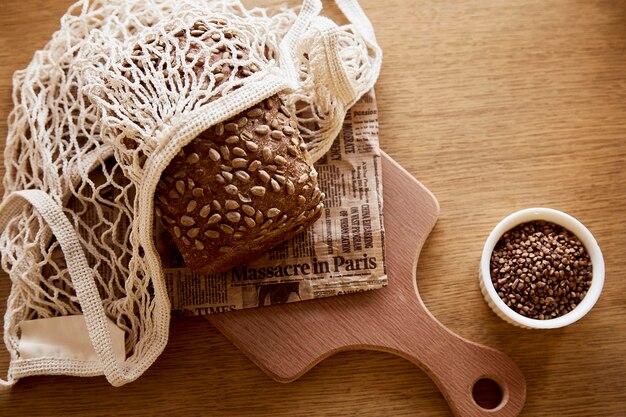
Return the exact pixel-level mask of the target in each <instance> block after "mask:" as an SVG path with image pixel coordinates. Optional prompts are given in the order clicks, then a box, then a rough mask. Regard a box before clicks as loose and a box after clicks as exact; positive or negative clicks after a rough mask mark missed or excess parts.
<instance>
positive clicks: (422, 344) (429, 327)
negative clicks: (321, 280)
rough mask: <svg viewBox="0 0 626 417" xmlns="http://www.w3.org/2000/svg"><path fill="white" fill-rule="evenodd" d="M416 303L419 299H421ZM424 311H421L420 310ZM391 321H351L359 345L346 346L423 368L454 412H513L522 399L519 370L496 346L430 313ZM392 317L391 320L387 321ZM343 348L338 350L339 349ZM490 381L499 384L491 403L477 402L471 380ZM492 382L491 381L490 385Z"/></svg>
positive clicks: (518, 408) (484, 413)
mask: <svg viewBox="0 0 626 417" xmlns="http://www.w3.org/2000/svg"><path fill="white" fill-rule="evenodd" d="M420 303H421V301H420ZM422 314H423V313H422ZM395 317H396V319H395V320H394V317H391V316H387V320H390V322H387V323H385V322H386V321H387V320H385V319H384V318H382V317H381V318H379V320H377V321H372V320H371V318H370V319H369V320H363V321H362V322H361V323H358V324H357V323H353V324H354V325H356V326H355V327H356V328H358V329H359V332H358V334H361V335H369V336H370V337H368V336H365V338H364V340H363V344H361V345H354V346H350V347H346V350H353V349H359V348H361V349H370V350H377V351H383V352H389V353H392V354H395V355H398V356H400V357H402V358H404V359H407V360H408V361H410V362H412V363H413V364H415V365H417V366H418V367H420V368H421V369H422V370H424V371H425V372H426V373H427V374H428V375H429V376H430V377H431V379H432V380H433V381H434V382H435V383H436V384H437V386H438V387H439V389H440V390H441V392H442V394H443V395H444V397H445V398H446V400H447V402H448V404H449V406H450V408H451V409H452V411H453V412H454V414H455V415H457V416H494V417H495V416H498V417H505V416H516V415H518V414H519V412H520V411H521V409H522V407H523V405H524V401H525V398H526V384H525V382H524V375H523V374H522V372H521V371H520V369H519V368H518V367H517V365H516V364H515V363H514V362H513V360H512V359H511V358H509V357H508V356H507V355H505V354H504V353H502V352H499V351H497V350H495V349H492V348H489V347H486V346H483V345H479V344H476V343H473V342H470V341H468V340H466V339H463V338H462V337H460V336H458V335H456V334H454V333H452V332H450V331H449V330H448V329H447V328H445V327H444V326H443V325H441V324H440V323H439V322H438V321H437V320H436V319H435V318H434V317H432V316H431V317H430V318H428V319H426V320H424V319H423V317H424V316H423V315H415V316H413V317H412V318H410V317H407V316H404V317H403V318H402V319H401V320H399V319H397V316H395ZM391 320H392V321H391ZM342 350H343V349H342ZM481 379H486V380H491V381H493V382H495V384H497V387H498V388H499V389H500V394H501V400H500V402H499V404H497V402H496V404H497V405H496V404H493V405H494V406H495V408H491V409H487V408H483V407H481V406H480V405H479V404H478V403H477V402H476V400H475V398H474V394H473V391H474V385H475V384H476V382H478V381H479V380H481ZM495 384H494V386H495Z"/></svg>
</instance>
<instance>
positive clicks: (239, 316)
mask: <svg viewBox="0 0 626 417" xmlns="http://www.w3.org/2000/svg"><path fill="white" fill-rule="evenodd" d="M382 172H383V194H384V202H385V206H384V218H385V245H386V251H387V264H386V266H387V273H388V277H389V285H388V286H387V288H385V289H383V290H379V291H369V292H364V293H358V294H351V295H349V296H348V295H346V296H344V297H332V298H326V299H323V300H315V301H311V302H307V303H293V304H289V305H282V306H272V307H268V308H264V309H261V310H242V311H237V312H233V313H232V314H215V315H210V316H208V317H207V318H208V319H209V321H210V322H211V323H212V324H213V325H214V326H215V327H217V328H218V330H219V331H220V332H221V333H222V334H224V335H225V336H226V337H227V338H228V339H229V340H230V341H232V342H233V343H234V344H235V346H237V347H238V348H239V350H241V351H242V352H243V353H245V354H246V356H248V357H249V358H250V359H251V360H252V361H253V362H254V363H256V364H257V365H258V366H259V367H260V368H261V369H262V370H263V371H264V372H265V373H267V374H268V375H269V376H271V377H272V378H273V379H275V380H276V381H279V382H292V381H294V380H296V379H297V378H300V377H301V376H302V375H303V374H304V373H305V372H307V371H309V370H310V369H311V368H312V367H313V366H315V365H316V364H317V363H319V362H320V361H322V360H323V359H325V358H327V357H329V356H331V355H333V354H336V353H338V352H343V351H348V350H376V351H381V352H388V353H392V354H394V355H398V356H400V357H401V358H404V359H406V360H408V361H409V362H412V363H414V364H415V365H417V366H419V367H420V368H421V369H423V370H424V372H426V373H427V374H428V375H429V376H430V377H431V378H432V380H433V381H434V382H435V383H436V384H437V386H438V387H439V389H440V390H441V392H442V394H443V396H444V397H445V398H446V401H447V402H448V405H449V406H450V408H451V409H452V411H453V413H454V414H455V415H457V416H463V417H470V416H472V417H479V416H484V417H486V416H493V417H496V416H498V417H505V416H510V417H514V416H517V415H518V414H519V412H520V410H521V409H522V407H523V406H524V401H525V399H526V383H525V381H524V376H523V375H522V373H521V371H520V369H519V368H518V367H517V365H516V364H515V363H514V362H513V361H512V360H511V359H510V358H509V357H507V356H506V355H505V354H503V353H502V352H498V351H496V350H494V349H491V348H488V347H486V346H482V345H478V344H476V343H472V342H470V341H468V340H465V339H463V338H461V337H459V336H458V335H455V334H453V333H451V332H450V331H449V330H448V329H447V328H445V327H444V326H443V325H442V324H441V323H439V322H438V321H437V320H436V319H435V318H434V317H433V316H432V314H431V313H430V312H429V311H428V310H427V309H426V307H425V306H424V303H423V302H422V300H421V299H420V296H419V292H418V289H417V285H416V281H415V268H416V266H417V263H418V256H419V252H420V250H421V249H422V246H423V245H424V242H425V241H426V239H427V238H428V235H429V234H430V231H431V230H432V228H433V226H434V225H435V222H436V221H437V216H438V215H439V204H438V203H437V200H436V199H435V197H434V196H433V195H432V194H431V193H430V192H429V191H428V190H427V189H426V188H425V187H424V186H423V185H422V184H420V183H419V182H418V181H417V180H415V178H413V177H412V176H411V174H409V173H408V172H406V171H405V170H404V169H403V168H402V167H401V166H399V165H398V164H397V163H396V162H394V161H393V160H392V159H391V158H389V156H387V155H386V154H383V157H382ZM482 378H488V379H489V380H490V381H493V383H495V384H497V385H498V386H499V387H501V391H502V392H503V393H505V394H504V395H503V396H502V397H500V396H499V395H498V396H497V398H496V394H494V395H493V397H494V399H495V401H494V402H493V405H492V406H491V407H487V408H489V410H486V409H484V408H481V407H480V406H479V405H478V404H477V401H476V400H475V398H473V396H472V391H473V389H472V388H473V387H474V384H475V383H476V382H477V381H478V380H480V379H482Z"/></svg>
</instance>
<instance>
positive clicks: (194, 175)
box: [155, 96, 324, 273]
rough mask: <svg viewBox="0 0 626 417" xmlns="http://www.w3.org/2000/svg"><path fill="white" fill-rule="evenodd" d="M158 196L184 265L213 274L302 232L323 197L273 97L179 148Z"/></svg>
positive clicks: (157, 205)
mask: <svg viewBox="0 0 626 417" xmlns="http://www.w3.org/2000/svg"><path fill="white" fill-rule="evenodd" d="M155 197H156V202H155V210H156V214H157V216H158V217H160V218H161V220H162V221H163V223H164V225H165V227H166V228H167V230H168V231H169V232H170V233H171V235H172V238H173V240H174V242H175V244H176V246H177V247H178V249H179V251H180V252H181V254H182V256H183V258H184V260H185V263H186V264H187V266H188V267H189V268H191V269H193V270H197V271H199V272H203V273H216V272H221V271H224V270H227V269H228V268H230V267H232V266H234V265H237V264H242V263H245V262H247V261H249V260H251V259H253V258H255V257H257V256H258V255H260V254H261V253H262V252H265V251H267V250H268V249H270V248H272V247H273V246H276V245H278V244H280V243H282V242H284V241H285V240H287V239H289V238H291V237H293V236H294V235H296V234H297V233H299V232H301V231H302V230H303V229H304V228H305V227H307V226H308V225H310V224H311V223H313V222H314V221H315V220H317V219H318V218H319V217H320V214H321V211H322V208H323V204H322V202H321V201H322V200H323V198H324V195H323V193H322V192H321V191H320V189H319V188H318V186H317V172H316V171H315V168H314V167H313V166H312V163H311V158H310V157H309V154H308V152H307V149H306V144H305V143H304V142H303V141H302V139H301V137H300V135H299V133H298V130H297V125H296V124H295V122H294V121H293V120H292V119H291V115H290V113H289V111H288V110H287V109H286V108H285V106H284V105H283V104H282V102H281V100H280V98H279V97H278V96H272V97H270V98H268V99H266V100H264V101H263V102H261V103H259V104H258V105H256V106H254V107H252V108H250V109H248V110H247V111H245V112H243V113H241V114H239V115H237V116H235V117H233V118H231V119H229V120H227V121H225V122H224V123H219V124H217V125H215V126H214V127H211V128H210V129H208V130H206V131H205V132H203V133H202V134H200V135H199V136H198V137H197V138H195V139H194V140H193V141H192V142H191V143H190V144H189V145H187V146H186V147H185V148H183V150H182V151H181V152H180V153H179V154H178V155H177V156H176V157H175V158H174V159H173V160H172V162H171V163H170V165H169V166H168V167H167V169H166V170H165V171H164V172H163V175H162V177H161V180H160V181H159V184H158V187H157V192H156V195H155Z"/></svg>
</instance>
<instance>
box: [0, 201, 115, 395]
mask: <svg viewBox="0 0 626 417" xmlns="http://www.w3.org/2000/svg"><path fill="white" fill-rule="evenodd" d="M26 204H30V205H32V206H33V207H34V208H35V209H36V210H37V211H38V212H39V214H41V216H42V217H43V218H44V220H45V221H46V223H47V224H48V226H49V227H50V229H51V230H52V233H53V234H54V236H55V237H56V239H57V240H58V242H59V244H60V246H61V250H62V251H63V254H64V256H65V259H66V261H67V268H68V273H69V275H70V278H71V280H72V285H73V287H74V290H75V291H76V295H77V297H78V301H79V303H80V307H81V310H82V312H83V315H84V316H85V322H86V325H87V330H88V332H89V338H90V339H91V343H92V345H93V347H94V350H95V351H96V353H97V354H98V357H99V358H100V362H101V363H102V367H103V372H104V374H105V376H106V378H107V380H108V381H109V382H110V383H111V384H112V385H116V386H117V385H121V384H123V383H124V381H125V378H124V376H123V373H122V372H121V369H120V366H119V365H118V363H117V360H116V359H115V356H114V353H113V345H112V341H111V334H110V332H109V328H108V326H107V317H106V315H105V313H104V307H103V306H102V302H101V299H100V294H99V293H98V288H97V287H96V283H95V281H94V279H93V272H92V269H91V267H90V266H89V263H88V262H87V258H86V257H85V253H84V252H83V249H82V248H81V244H80V240H79V239H78V236H77V234H76V231H75V230H74V228H73V227H72V224H71V223H70V221H69V220H68V218H67V216H66V215H65V213H64V212H63V209H62V208H61V206H60V205H59V204H58V203H56V202H55V201H54V200H53V199H52V197H50V195H49V194H47V193H46V192H44V191H41V190H22V191H14V192H13V193H11V194H10V195H9V196H8V197H7V198H6V199H5V200H4V202H3V203H2V205H0V230H4V229H5V228H6V227H7V225H8V223H9V221H10V220H11V219H12V218H13V217H15V216H16V215H17V214H19V212H20V211H21V210H22V209H23V208H24V206H25V205H26ZM14 383H15V380H14V379H13V377H12V376H11V374H10V368H9V374H8V376H7V380H6V381H5V380H2V379H0V386H4V387H8V386H11V385H13V384H14Z"/></svg>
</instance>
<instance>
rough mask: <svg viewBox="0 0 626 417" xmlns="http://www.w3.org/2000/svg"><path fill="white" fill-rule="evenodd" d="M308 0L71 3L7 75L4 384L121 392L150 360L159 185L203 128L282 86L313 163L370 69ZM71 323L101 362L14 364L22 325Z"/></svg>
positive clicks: (361, 50)
mask: <svg viewBox="0 0 626 417" xmlns="http://www.w3.org/2000/svg"><path fill="white" fill-rule="evenodd" d="M317 3H318V2H305V4H304V6H303V8H302V10H300V11H299V12H300V14H299V15H298V14H297V12H298V10H293V9H288V8H282V9H273V10H267V9H261V8H255V9H251V10H246V9H245V8H244V7H243V6H242V5H241V4H240V3H239V2H238V1H228V0H217V1H209V0H197V1H174V0H165V1H159V0H156V1H150V2H146V1H143V0H125V1H122V0H106V1H105V0H101V1H100V0H96V1H87V0H84V1H79V2H78V3H76V4H74V5H73V6H71V7H70V9H69V10H68V12H67V13H66V14H65V15H64V16H63V18H62V19H61V28H60V30H59V31H57V32H56V33H55V34H54V35H53V37H52V39H51V41H50V42H49V43H48V44H47V45H46V47H45V48H44V49H43V50H41V51H38V52H36V54H35V56H34V58H33V60H32V62H31V63H30V65H29V66H28V67H27V68H26V69H24V70H21V71H18V72H16V73H15V75H14V91H13V101H14V105H15V106H14V110H13V111H12V113H11V114H10V117H9V133H8V137H7V145H6V150H5V160H4V163H5V167H6V170H7V171H6V175H5V178H4V189H5V195H4V198H5V202H4V203H3V206H2V208H1V209H0V224H2V225H3V226H4V230H3V232H2V234H1V236H0V251H1V252H2V259H1V262H2V268H3V269H4V270H5V271H6V272H7V273H8V274H9V276H10V278H11V280H12V289H11V294H10V296H9V299H8V305H7V313H6V316H5V343H6V345H7V348H8V350H9V352H10V354H11V369H10V375H9V376H10V379H11V380H16V379H19V378H20V377H23V376H27V375H33V374H41V373H55V374H69V375H83V376H86V375H97V374H105V375H106V376H107V378H108V380H109V381H110V382H111V383H112V384H114V385H122V384H124V383H126V382H129V381H132V380H134V379H136V378H137V377H138V376H139V375H141V373H143V372H144V371H145V369H147V367H148V366H149V365H150V364H151V363H152V362H154V360H155V359H156V357H157V356H158V355H159V354H160V352H161V351H162V350H163V348H164V346H165V343H166V341H167V333H168V326H169V302H168V299H167V293H166V289H165V283H164V278H163V271H162V268H161V264H160V261H159V259H158V255H157V253H156V250H155V247H154V243H153V241H152V223H153V214H152V213H153V206H152V199H153V195H154V189H155V187H156V182H157V181H158V178H159V177H160V173H161V172H162V171H163V169H165V167H166V166H167V164H168V163H169V161H170V160H171V159H172V158H173V156H174V155H175V154H176V153H178V152H179V150H180V149H181V148H182V147H183V146H185V145H186V144H187V143H189V141H191V140H193V138H194V137H195V136H196V135H197V134H198V133H200V132H201V131H202V130H204V129H206V128H208V127H209V126H211V125H213V124H215V123H217V122H219V121H221V120H225V119H227V118H228V117H230V116H232V115H234V114H237V113H238V112H240V111H242V110H244V109H246V108H248V107H251V106H252V105H254V104H255V103H257V102H259V101H261V100H263V99H264V98H266V97H268V96H270V95H272V94H276V93H280V94H281V95H282V96H283V97H284V100H285V102H286V104H287V106H288V107H289V108H290V111H291V112H292V113H294V114H296V117H297V119H298V122H299V127H300V130H301V133H302V136H303V138H304V139H305V140H306V141H307V143H308V145H309V149H310V153H311V155H312V157H313V158H314V159H315V160H317V159H319V158H320V157H321V156H322V155H323V154H324V153H325V152H326V151H327V150H328V148H329V147H330V145H331V143H332V140H333V139H334V137H335V136H336V135H337V134H338V132H339V130H340V128H341V124H342V122H343V117H344V116H345V112H346V110H347V109H348V108H349V107H350V106H351V105H352V104H353V103H354V102H355V101H356V100H357V99H358V98H360V96H361V95H362V94H363V93H365V92H366V91H367V90H369V89H370V88H371V87H372V85H373V83H374V81H375V79H376V77H377V75H378V67H379V63H377V62H373V60H372V58H371V55H372V51H371V50H372V47H373V46H372V44H371V42H370V43H368V42H367V40H365V39H364V38H363V37H361V36H359V35H358V34H357V33H356V32H355V31H354V28H353V27H352V26H346V27H337V26H336V25H334V24H333V23H332V22H330V21H329V20H327V19H324V18H320V17H318V18H317V19H315V20H312V19H311V18H312V17H313V16H314V15H316V14H317V11H318V9H319V5H318V4H317ZM307 15H309V17H310V19H309V20H308V21H305V20H303V19H302V18H303V16H304V17H306V16H307ZM328 48H332V49H333V51H336V53H332V54H329V53H328ZM329 56H330V57H331V59H330V62H329ZM25 190H37V194H33V193H31V194H28V193H27V192H24V191H25ZM18 197H19V198H18ZM25 200H27V201H28V202H30V204H25ZM46 213H47V214H46ZM55 216H56V218H59V217H62V218H60V219H58V220H59V221H52V220H51V218H55ZM81 260H82V261H81ZM77 261H81V262H84V263H85V267H83V268H82V269H81V270H80V271H78V272H76V268H77V266H76V264H81V263H80V262H77ZM72 271H75V272H72ZM77 275H78V276H77ZM81 282H82V284H81ZM92 284H95V287H93V285H92ZM85 288H92V289H93V291H92V292H89V290H88V289H85ZM85 294H91V295H85ZM75 314H84V315H85V319H86V321H87V327H88V330H89V333H90V337H91V339H92V342H93V344H94V347H95V349H96V351H97V353H98V354H99V355H100V357H101V359H102V363H101V364H99V365H94V364H82V363H78V362H73V361H61V360H52V359H50V360H27V359H22V358H20V357H19V354H18V347H19V323H20V322H21V321H23V320H30V319H38V318H48V317H56V316H65V315H75ZM105 316H106V317H107V318H109V319H111V320H113V321H114V322H115V323H116V325H117V326H118V327H119V328H121V329H122V330H124V332H125V347H126V358H127V359H126V361H125V362H124V363H121V364H120V363H117V362H116V361H114V360H112V359H111V356H110V355H109V354H108V352H107V350H110V345H108V344H107V337H108V334H107V333H106V327H105V326H104V324H103V323H102V318H103V317H105Z"/></svg>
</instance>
